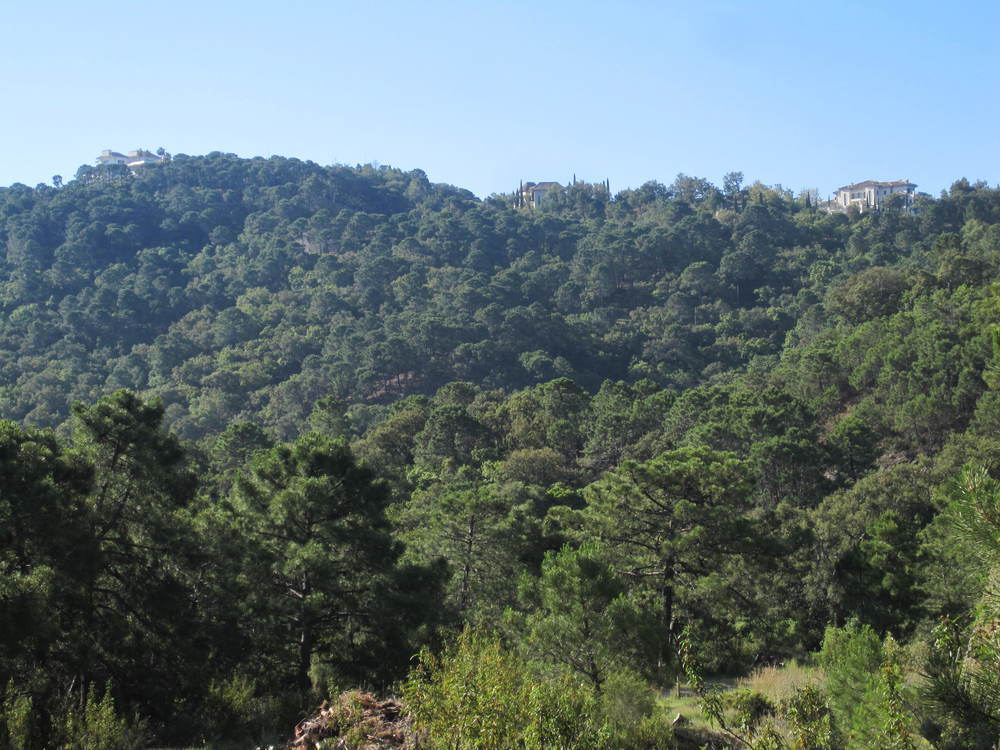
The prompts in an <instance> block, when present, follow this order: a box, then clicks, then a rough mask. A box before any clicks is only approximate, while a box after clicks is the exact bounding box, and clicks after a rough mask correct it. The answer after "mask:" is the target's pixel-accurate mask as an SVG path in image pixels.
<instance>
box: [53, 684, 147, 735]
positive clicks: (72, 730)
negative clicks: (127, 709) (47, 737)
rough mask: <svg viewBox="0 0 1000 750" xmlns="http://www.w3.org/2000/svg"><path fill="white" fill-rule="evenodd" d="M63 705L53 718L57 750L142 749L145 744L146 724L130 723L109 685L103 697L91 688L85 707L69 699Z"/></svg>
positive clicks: (137, 721)
mask: <svg viewBox="0 0 1000 750" xmlns="http://www.w3.org/2000/svg"><path fill="white" fill-rule="evenodd" d="M63 705H64V707H63V710H62V711H60V712H58V713H57V714H55V715H53V717H52V731H53V735H54V736H55V738H56V740H57V742H56V747H57V748H58V750H141V749H142V748H143V747H145V746H146V740H147V731H146V726H145V724H143V723H142V722H141V721H139V720H136V721H134V722H131V723H130V722H129V721H128V720H127V719H126V718H125V717H123V716H121V715H119V713H118V711H117V709H116V708H115V701H114V698H113V697H112V696H111V686H110V685H108V686H106V687H105V689H104V694H103V695H102V696H101V697H100V698H98V696H97V692H96V691H94V690H91V691H90V692H89V693H88V695H87V699H86V701H85V702H84V705H83V707H82V708H78V707H73V706H72V704H71V703H70V699H67V700H66V701H65V702H64V704H63Z"/></svg>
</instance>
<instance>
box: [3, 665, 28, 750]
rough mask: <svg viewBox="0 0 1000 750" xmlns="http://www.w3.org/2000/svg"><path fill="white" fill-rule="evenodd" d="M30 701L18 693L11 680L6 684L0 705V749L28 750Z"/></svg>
mask: <svg viewBox="0 0 1000 750" xmlns="http://www.w3.org/2000/svg"><path fill="white" fill-rule="evenodd" d="M31 708H32V700H31V696H30V695H24V694H22V693H19V692H18V690H17V687H16V686H15V684H14V681H13V680H9V681H8V682H7V687H6V689H5V690H4V693H3V703H2V704H0V748H2V749H3V750H29V747H30V741H31V724H32V713H31Z"/></svg>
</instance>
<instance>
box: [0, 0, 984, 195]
mask: <svg viewBox="0 0 1000 750" xmlns="http://www.w3.org/2000/svg"><path fill="white" fill-rule="evenodd" d="M5 5H6V7H4V8H3V10H2V13H0V63H2V65H3V71H4V73H3V75H2V76H0V101H2V102H3V115H2V116H0V185H9V184H11V183H13V182H23V183H26V184H29V185H34V184H36V183H38V182H48V181H49V180H50V179H51V177H52V175H54V174H61V175H63V176H64V177H65V178H66V179H69V178H70V177H71V176H72V175H73V174H74V173H75V171H76V168H77V167H78V166H79V165H80V164H83V163H93V159H94V157H95V156H96V155H97V154H98V153H99V152H100V150H101V149H104V148H112V149H115V150H119V151H126V150H129V149H133V148H136V147H145V148H150V149H155V148H157V147H158V146H163V147H164V148H166V149H167V150H168V151H170V152H172V153H186V154H202V153H207V152H209V151H227V152H234V153H237V154H239V155H240V156H270V155H272V154H280V155H283V156H296V157H299V158H302V159H310V160H312V161H316V162H318V163H321V164H331V163H343V164H357V163H364V162H371V161H376V162H380V163H382V164H390V165H393V166H398V167H402V168H404V169H413V168H420V169H423V170H424V171H425V172H427V174H428V176H429V177H430V179H431V180H432V181H435V182H449V183H453V184H456V185H459V186H462V187H466V188H468V189H470V190H472V191H473V192H474V193H476V194H477V195H480V196H485V195H488V194H490V193H493V192H505V191H509V190H511V189H512V188H513V187H514V186H516V185H517V183H518V181H519V180H522V179H523V180H535V181H540V180H557V181H561V182H565V181H566V180H568V179H570V178H571V177H572V175H573V174H576V175H577V177H578V178H579V179H586V180H590V181H594V182H596V181H600V180H604V179H605V178H608V179H610V181H611V187H612V190H613V191H617V190H619V189H622V188H625V187H637V186H638V185H641V184H642V183H643V182H645V181H647V180H651V179H656V180H660V181H661V182H666V183H669V182H671V181H672V180H673V179H674V177H675V176H676V175H677V174H678V173H679V172H684V173H686V174H689V175H694V176H699V177H706V178H708V179H709V180H711V181H713V182H715V183H717V184H721V182H722V175H723V174H725V173H726V172H729V171H742V172H743V173H744V175H745V176H746V179H747V181H752V180H755V179H759V180H761V181H762V182H765V183H767V184H775V183H781V184H782V185H784V186H785V187H786V188H791V189H793V190H796V191H798V190H800V189H802V188H818V189H819V190H820V193H821V195H823V196H826V195H828V194H829V193H831V192H832V191H833V190H834V189H835V188H836V187H838V186H839V185H843V184H846V183H849V182H855V181H859V180H863V179H879V180H890V179H899V178H908V179H910V180H912V181H913V182H916V183H917V184H918V185H919V189H921V190H926V191H927V192H930V193H932V194H937V193H938V191H940V190H941V189H943V188H946V187H947V186H948V185H950V184H951V182H953V181H954V180H955V179H957V178H959V177H963V176H964V177H968V178H969V179H971V180H975V179H984V180H986V181H987V182H989V183H990V184H991V185H992V184H996V183H997V182H998V180H1000V97H998V96H997V81H998V79H1000V75H998V74H1000V52H998V51H997V47H998V41H1000V4H997V3H987V2H971V1H970V2H960V1H959V2H952V3H937V2H933V3H932V2H923V1H922V0H916V1H913V0H911V1H910V2H898V1H897V0H874V1H873V0H867V1H866V2H854V1H853V0H848V1H841V2H837V1H836V0H831V1H830V2H825V3H806V2H801V1H799V2H784V1H775V2H767V1H765V0H757V2H736V1H735V0H701V1H700V2H692V1H691V0H684V1H683V2H674V1H673V0H662V1H661V2H638V1H635V2H630V1H628V0H624V1H623V2H616V3H609V2H562V1H561V0H539V1H538V2H527V1H522V0H507V1H506V2H435V1H434V0H427V1H426V2H420V3H417V2H396V1H394V0H386V1H384V2H378V1H376V0H371V1H370V2H367V3H366V2H362V1H361V0H352V1H351V2H339V1H331V2H307V1H305V0H286V1H285V2H282V3H280V4H279V3H277V2H256V1H254V0H243V1H242V2H239V3H236V2H228V1H226V0H216V1H215V2H213V0H202V2H191V1H190V0H172V1H171V2H161V0H146V2H125V1H124V0H119V1H118V2H79V0H77V1H75V2H68V1H66V0H52V1H50V2H47V3H28V2H9V3H6V4H5Z"/></svg>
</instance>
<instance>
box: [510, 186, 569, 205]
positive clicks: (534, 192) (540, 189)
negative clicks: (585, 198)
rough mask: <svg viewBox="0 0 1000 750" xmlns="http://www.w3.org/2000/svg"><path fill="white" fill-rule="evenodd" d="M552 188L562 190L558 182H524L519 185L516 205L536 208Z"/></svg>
mask: <svg viewBox="0 0 1000 750" xmlns="http://www.w3.org/2000/svg"><path fill="white" fill-rule="evenodd" d="M552 190H562V185H560V184H559V183H558V182H525V183H524V184H522V185H521V192H520V195H519V201H518V205H521V206H529V207H531V208H538V207H539V206H540V205H542V201H544V200H545V196H546V195H547V194H548V193H549V192H550V191H552Z"/></svg>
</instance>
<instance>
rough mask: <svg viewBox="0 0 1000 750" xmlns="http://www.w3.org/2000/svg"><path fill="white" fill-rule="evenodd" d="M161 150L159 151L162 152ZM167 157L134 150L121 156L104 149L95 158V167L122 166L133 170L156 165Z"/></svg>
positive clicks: (143, 150)
mask: <svg viewBox="0 0 1000 750" xmlns="http://www.w3.org/2000/svg"><path fill="white" fill-rule="evenodd" d="M162 150H163V149H160V151H162ZM168 158H169V157H168V156H167V155H166V154H165V153H164V154H154V153H153V152H152V151H146V150H145V149H142V148H140V149H136V150H135V151H129V152H128V154H123V153H120V152H118V151H112V150H110V149H104V150H103V151H102V152H101V155H100V156H98V157H97V159H96V161H97V165H98V166H102V165H105V164H124V165H125V166H127V167H131V168H133V169H134V168H135V167H142V166H145V165H147V164H157V163H159V162H161V161H167V159H168Z"/></svg>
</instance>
